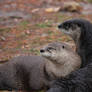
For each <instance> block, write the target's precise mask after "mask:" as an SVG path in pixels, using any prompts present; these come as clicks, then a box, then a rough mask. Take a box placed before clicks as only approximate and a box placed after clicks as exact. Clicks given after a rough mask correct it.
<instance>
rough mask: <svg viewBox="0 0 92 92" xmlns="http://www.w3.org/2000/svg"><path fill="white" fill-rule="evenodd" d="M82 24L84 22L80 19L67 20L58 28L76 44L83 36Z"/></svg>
mask: <svg viewBox="0 0 92 92" xmlns="http://www.w3.org/2000/svg"><path fill="white" fill-rule="evenodd" d="M81 22H82V20H80V19H71V20H67V21H65V22H63V23H61V24H60V25H58V28H59V29H60V31H61V32H63V33H65V34H66V35H69V36H70V37H72V39H73V40H74V41H75V42H76V41H77V40H79V38H80V36H81V24H82V23H81Z"/></svg>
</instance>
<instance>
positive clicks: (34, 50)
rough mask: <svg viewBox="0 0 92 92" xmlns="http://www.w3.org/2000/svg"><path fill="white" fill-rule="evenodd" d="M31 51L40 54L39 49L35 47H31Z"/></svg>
mask: <svg viewBox="0 0 92 92" xmlns="http://www.w3.org/2000/svg"><path fill="white" fill-rule="evenodd" d="M30 52H31V53H34V54H35V55H40V52H39V50H37V49H34V48H31V49H30Z"/></svg>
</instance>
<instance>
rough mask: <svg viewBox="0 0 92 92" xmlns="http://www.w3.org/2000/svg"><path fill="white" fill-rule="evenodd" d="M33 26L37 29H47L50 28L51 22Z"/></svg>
mask: <svg viewBox="0 0 92 92" xmlns="http://www.w3.org/2000/svg"><path fill="white" fill-rule="evenodd" d="M35 26H36V27H38V28H47V27H51V26H52V22H51V21H48V22H44V23H39V24H35Z"/></svg>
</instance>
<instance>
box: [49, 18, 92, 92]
mask: <svg viewBox="0 0 92 92" xmlns="http://www.w3.org/2000/svg"><path fill="white" fill-rule="evenodd" d="M64 23H65V24H66V25H67V24H68V23H72V24H77V25H78V26H79V27H80V28H81V35H80V38H79V40H78V45H76V46H78V47H77V53H78V54H79V55H80V56H81V58H82V68H81V69H79V70H77V71H74V72H73V73H71V74H70V75H69V76H68V77H67V78H63V79H62V78H61V79H58V80H56V81H55V82H54V83H53V84H52V88H51V89H50V90H49V91H48V92H92V24H91V23H90V22H89V21H87V20H85V19H71V20H68V21H65V22H64ZM64 23H62V24H64ZM62 24H61V25H62Z"/></svg>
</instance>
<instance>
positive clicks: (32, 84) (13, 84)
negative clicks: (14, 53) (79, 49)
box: [0, 42, 81, 91]
mask: <svg viewBox="0 0 92 92" xmlns="http://www.w3.org/2000/svg"><path fill="white" fill-rule="evenodd" d="M40 53H41V55H42V56H18V57H15V58H13V59H11V60H10V61H8V62H6V63H4V64H0V90H26V91H35V90H41V89H44V88H46V89H47V88H49V87H50V85H51V83H52V81H53V80H55V79H58V78H61V77H62V78H63V77H66V76H67V75H68V74H70V73H71V72H73V71H75V70H77V69H78V68H80V66H81V59H80V57H79V55H77V54H76V53H75V52H74V51H73V50H72V49H71V47H69V46H68V45H67V44H64V43H59V42H54V43H50V44H48V45H47V46H45V47H43V48H42V49H41V50H40Z"/></svg>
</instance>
